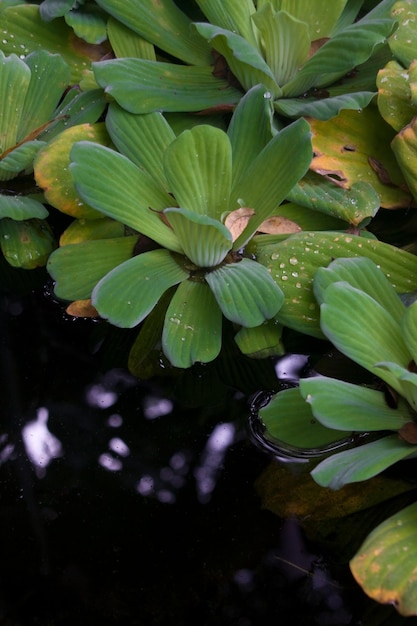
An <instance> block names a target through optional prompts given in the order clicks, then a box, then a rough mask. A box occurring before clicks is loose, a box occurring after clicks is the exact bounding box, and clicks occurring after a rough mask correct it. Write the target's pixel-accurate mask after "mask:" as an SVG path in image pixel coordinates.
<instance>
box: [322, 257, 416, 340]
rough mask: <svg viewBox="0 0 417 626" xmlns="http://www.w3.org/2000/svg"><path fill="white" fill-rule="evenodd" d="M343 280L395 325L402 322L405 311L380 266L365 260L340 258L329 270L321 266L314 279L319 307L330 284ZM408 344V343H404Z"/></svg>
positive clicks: (363, 258) (362, 258)
mask: <svg viewBox="0 0 417 626" xmlns="http://www.w3.org/2000/svg"><path fill="white" fill-rule="evenodd" d="M339 281H346V282H348V283H349V285H351V286H352V287H356V289H360V290H361V291H364V292H365V293H367V294H368V295H369V296H371V297H372V298H373V299H374V300H376V302H379V304H380V305H381V306H382V307H383V308H384V309H386V310H387V311H388V312H389V313H390V315H391V316H392V317H393V318H394V319H395V321H396V322H397V324H399V325H400V324H401V323H402V319H403V316H404V313H405V311H406V308H405V306H404V304H403V303H402V302H401V299H400V297H399V296H398V294H397V293H396V292H395V289H394V287H393V286H392V284H391V283H390V281H389V280H388V278H387V277H386V276H385V274H384V273H383V271H382V270H381V267H378V266H377V265H376V264H375V263H374V262H373V261H371V260H370V259H368V258H366V257H359V258H344V259H343V258H341V259H336V260H335V261H332V263H330V265H329V266H328V267H320V268H319V269H318V270H317V272H316V275H315V277H314V295H315V297H316V299H317V301H318V302H319V303H320V304H321V303H322V302H323V301H325V292H326V289H327V287H328V286H329V285H331V284H333V283H335V282H339ZM406 343H407V342H406Z"/></svg>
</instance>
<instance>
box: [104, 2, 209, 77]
mask: <svg viewBox="0 0 417 626" xmlns="http://www.w3.org/2000/svg"><path fill="white" fill-rule="evenodd" d="M97 4H98V5H99V6H101V7H102V8H103V9H104V10H105V11H107V13H109V14H110V15H112V16H113V17H115V18H116V19H118V20H119V21H120V22H122V24H125V25H126V26H128V27H129V28H131V29H132V30H133V31H135V32H136V33H139V35H141V36H142V37H143V38H144V39H147V40H148V41H150V42H151V43H152V44H154V45H155V46H157V47H158V48H160V49H161V50H164V51H165V52H168V53H169V54H170V55H172V56H173V57H175V58H177V59H181V60H182V61H185V63H189V64H190V65H191V64H194V65H207V64H209V63H210V62H211V55H210V48H209V47H208V45H207V44H206V42H205V41H204V40H203V39H201V38H200V37H198V36H197V35H196V33H195V32H194V31H193V29H192V28H191V23H192V22H191V20H190V18H188V17H187V16H186V15H185V14H184V13H183V12H182V11H181V10H180V9H179V8H178V7H177V5H176V4H175V3H174V2H173V1H172V0H164V1H163V2H160V0H123V2H120V0H97Z"/></svg>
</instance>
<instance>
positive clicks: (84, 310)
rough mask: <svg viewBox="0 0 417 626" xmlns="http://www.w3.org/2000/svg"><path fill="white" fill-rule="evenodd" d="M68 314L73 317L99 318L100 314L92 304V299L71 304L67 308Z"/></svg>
mask: <svg viewBox="0 0 417 626" xmlns="http://www.w3.org/2000/svg"><path fill="white" fill-rule="evenodd" d="M66 312H67V313H68V315H71V316H72V317H99V313H98V311H97V309H96V308H94V307H93V305H92V304H91V300H90V299H88V300H76V301H75V302H71V304H70V305H69V306H67V308H66Z"/></svg>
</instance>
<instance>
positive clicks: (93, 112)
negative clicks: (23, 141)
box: [40, 87, 107, 141]
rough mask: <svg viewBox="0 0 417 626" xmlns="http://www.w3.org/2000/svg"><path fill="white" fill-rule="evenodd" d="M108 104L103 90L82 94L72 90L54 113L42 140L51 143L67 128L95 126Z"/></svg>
mask: <svg viewBox="0 0 417 626" xmlns="http://www.w3.org/2000/svg"><path fill="white" fill-rule="evenodd" d="M106 106H107V103H106V101H105V98H104V94H103V92H102V90H101V89H91V90H90V91H85V92H80V90H79V88H78V87H73V88H72V89H70V90H69V91H68V92H67V94H66V96H65V97H64V98H63V99H62V100H61V102H60V103H59V105H58V107H57V109H56V110H55V111H54V114H53V116H54V120H52V121H51V123H50V124H48V126H47V128H46V129H45V130H44V131H42V133H41V135H40V136H41V137H42V140H46V141H50V140H51V139H53V138H54V137H56V136H57V135H59V133H62V132H63V131H64V130H66V129H67V128H71V127H72V126H77V125H81V124H87V123H88V124H94V123H95V122H97V120H98V119H99V118H100V117H101V114H102V113H103V111H104V109H105V107H106Z"/></svg>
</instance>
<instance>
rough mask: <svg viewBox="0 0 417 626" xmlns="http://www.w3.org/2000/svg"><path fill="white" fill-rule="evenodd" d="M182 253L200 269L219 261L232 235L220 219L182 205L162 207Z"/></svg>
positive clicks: (228, 245)
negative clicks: (178, 206)
mask: <svg viewBox="0 0 417 626" xmlns="http://www.w3.org/2000/svg"><path fill="white" fill-rule="evenodd" d="M164 215H165V216H166V218H167V220H168V222H169V224H170V225H171V226H172V229H173V230H174V232H175V234H176V235H177V237H178V241H179V242H180V244H181V246H182V249H183V251H184V254H185V256H187V257H188V258H189V259H190V261H191V262H192V263H194V264H195V265H197V266H198V267H201V268H209V267H215V266H216V265H219V263H221V262H222V261H223V260H224V258H225V256H226V254H227V253H228V252H229V250H230V249H231V247H232V235H231V233H230V231H229V230H228V229H227V228H226V226H224V224H222V223H221V222H219V221H217V220H214V219H213V218H211V217H208V216H207V215H201V214H199V213H194V212H193V211H188V210H187V209H182V208H175V207H173V208H168V209H164Z"/></svg>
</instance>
